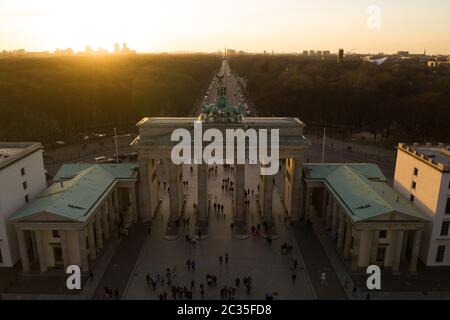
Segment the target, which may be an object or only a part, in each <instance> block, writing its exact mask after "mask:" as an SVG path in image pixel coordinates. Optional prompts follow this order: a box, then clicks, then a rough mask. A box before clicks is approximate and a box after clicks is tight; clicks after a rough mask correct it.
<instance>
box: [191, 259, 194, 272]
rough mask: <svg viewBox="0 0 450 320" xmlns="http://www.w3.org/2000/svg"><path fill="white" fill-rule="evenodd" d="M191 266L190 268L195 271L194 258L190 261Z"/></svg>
mask: <svg viewBox="0 0 450 320" xmlns="http://www.w3.org/2000/svg"><path fill="white" fill-rule="evenodd" d="M191 268H192V271H195V261H194V260H192V262H191Z"/></svg>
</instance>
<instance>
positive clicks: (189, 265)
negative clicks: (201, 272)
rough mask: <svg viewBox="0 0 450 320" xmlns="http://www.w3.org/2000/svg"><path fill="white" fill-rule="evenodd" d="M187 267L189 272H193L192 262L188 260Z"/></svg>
mask: <svg viewBox="0 0 450 320" xmlns="http://www.w3.org/2000/svg"><path fill="white" fill-rule="evenodd" d="M186 265H187V269H188V271H191V260H189V259H187V260H186Z"/></svg>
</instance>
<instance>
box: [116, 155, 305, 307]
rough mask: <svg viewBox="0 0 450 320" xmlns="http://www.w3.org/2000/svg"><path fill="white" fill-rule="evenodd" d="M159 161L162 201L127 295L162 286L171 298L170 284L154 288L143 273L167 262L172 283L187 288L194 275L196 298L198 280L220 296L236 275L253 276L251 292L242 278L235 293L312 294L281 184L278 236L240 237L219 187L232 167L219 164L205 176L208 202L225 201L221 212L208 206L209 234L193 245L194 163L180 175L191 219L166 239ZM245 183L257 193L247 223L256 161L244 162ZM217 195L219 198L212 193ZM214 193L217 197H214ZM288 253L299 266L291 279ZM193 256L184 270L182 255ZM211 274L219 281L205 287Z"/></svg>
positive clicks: (161, 270) (208, 293) (252, 221)
mask: <svg viewBox="0 0 450 320" xmlns="http://www.w3.org/2000/svg"><path fill="white" fill-rule="evenodd" d="M166 165H167V163H166V164H163V165H161V166H160V168H159V175H158V176H159V180H160V181H161V186H160V198H161V199H162V204H161V208H160V211H159V213H158V215H157V216H156V217H155V219H154V221H153V228H152V233H151V235H150V236H149V237H148V238H147V240H146V243H145V244H144V246H143V249H142V251H141V254H140V257H139V259H138V261H137V264H136V267H135V270H134V273H133V274H132V276H131V278H130V281H129V284H128V287H127V290H126V292H125V294H124V298H125V299H158V296H159V294H160V293H161V292H162V291H163V290H165V291H166V292H167V295H168V298H171V287H170V286H168V285H167V281H166V282H165V285H164V287H162V286H161V285H160V284H158V285H157V289H156V290H155V291H153V289H152V288H151V287H149V286H148V285H147V283H146V275H147V274H149V275H150V276H153V277H155V278H156V277H157V275H158V274H159V275H161V276H164V277H165V274H166V271H165V270H166V268H170V269H171V270H172V269H173V267H174V266H175V268H176V276H175V277H174V278H173V283H172V285H176V286H181V287H184V286H186V287H187V288H190V283H191V281H192V280H194V281H195V286H196V289H195V290H194V292H193V298H194V299H200V292H199V285H200V283H203V284H204V286H205V288H206V290H205V299H220V289H221V288H222V287H223V286H224V285H227V286H228V287H235V284H234V280H235V279H236V278H237V277H239V278H240V279H241V283H242V278H243V277H245V276H251V277H252V279H253V284H252V292H251V294H250V295H248V294H247V293H246V290H245V288H243V285H242V284H241V287H240V289H238V290H237V291H236V295H235V299H264V297H265V294H266V293H269V292H270V293H272V294H273V296H274V298H275V299H313V298H314V294H313V291H312V288H311V284H310V281H309V280H308V276H307V274H306V273H305V271H304V264H303V261H302V260H301V256H300V253H299V251H298V248H297V245H296V243H295V240H294V238H293V236H292V233H291V230H290V227H289V226H287V225H285V223H284V209H283V208H282V204H281V201H280V197H279V192H278V189H279V188H275V191H274V192H275V194H274V204H273V206H274V210H273V212H274V220H275V222H276V230H277V233H278V235H279V238H278V239H276V240H274V241H273V242H272V245H271V246H269V245H268V244H267V243H266V241H265V239H264V238H263V237H262V236H257V235H256V236H253V235H252V234H251V231H250V232H249V235H250V237H249V238H248V239H246V240H239V239H236V238H234V237H233V236H232V232H231V227H230V224H231V221H232V192H227V191H222V188H221V187H222V179H223V178H230V179H231V180H233V173H231V172H227V171H225V170H223V167H222V166H221V165H219V166H218V169H217V176H215V175H214V174H211V175H210V177H209V178H208V195H204V196H205V197H206V196H208V197H209V198H210V199H211V204H213V203H214V202H215V201H217V202H219V203H222V204H223V205H224V207H225V209H224V215H222V214H221V213H220V214H219V213H216V212H214V208H210V215H209V237H208V239H205V240H201V241H198V242H197V243H196V244H195V246H194V245H189V244H187V243H186V240H185V234H184V232H186V233H189V234H190V235H191V236H193V234H194V227H195V226H194V224H195V218H194V215H193V203H196V202H197V187H196V180H197V175H196V169H195V166H194V169H193V172H191V170H190V167H189V166H184V168H183V179H184V180H187V181H189V183H188V187H187V188H186V189H185V194H187V203H186V212H185V217H187V216H190V225H189V226H188V227H187V228H186V229H184V228H183V227H181V231H180V237H179V238H178V239H177V240H173V241H168V240H165V239H163V235H164V232H165V226H166V223H167V219H168V215H169V199H168V193H167V191H165V190H164V186H163V182H164V181H168V180H167V173H168V169H167V168H165V167H166ZM245 178H246V188H250V189H253V190H254V193H255V195H253V196H250V197H249V199H250V212H249V213H248V215H247V217H248V220H247V221H248V227H249V229H250V228H251V226H252V225H255V226H256V224H258V223H260V221H259V217H258V215H257V214H256V211H257V210H256V206H257V203H256V198H257V196H256V193H257V183H258V179H259V176H258V167H257V166H247V168H246V177H245ZM282 179H283V174H282V173H279V174H278V176H277V184H276V185H277V186H282V185H283V183H282ZM216 197H217V198H216ZM216 199H217V200H216ZM285 242H287V243H289V244H291V245H293V247H294V249H293V254H292V255H284V254H282V253H281V248H280V246H281V244H283V243H285ZM226 253H228V255H229V263H228V264H225V261H223V262H222V264H220V263H219V256H224V255H225V254H226ZM291 258H295V259H297V260H298V261H299V266H298V267H297V270H296V271H295V274H296V276H297V277H296V281H295V283H293V282H292V273H293V272H292V270H291V266H292V263H291ZM188 259H190V260H195V263H196V269H195V271H188V270H187V267H186V261H187V260H188ZM207 274H213V275H216V276H217V278H218V281H217V286H216V287H213V288H208V287H207V284H206V275H207Z"/></svg>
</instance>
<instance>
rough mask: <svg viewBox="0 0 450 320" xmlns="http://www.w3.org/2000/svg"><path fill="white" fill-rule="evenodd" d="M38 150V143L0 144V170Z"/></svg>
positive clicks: (39, 147) (40, 146)
mask: <svg viewBox="0 0 450 320" xmlns="http://www.w3.org/2000/svg"><path fill="white" fill-rule="evenodd" d="M40 149H42V145H41V144H40V143H39V142H0V169H3V168H5V167H7V166H9V165H10V164H12V163H14V162H16V161H18V160H20V159H22V158H24V157H26V156H28V155H29V154H31V153H33V152H35V151H37V150H40Z"/></svg>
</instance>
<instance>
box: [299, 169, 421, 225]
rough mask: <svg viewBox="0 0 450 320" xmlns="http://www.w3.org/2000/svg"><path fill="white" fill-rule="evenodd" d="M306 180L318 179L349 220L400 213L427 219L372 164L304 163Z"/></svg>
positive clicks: (418, 218) (417, 218)
mask: <svg viewBox="0 0 450 320" xmlns="http://www.w3.org/2000/svg"><path fill="white" fill-rule="evenodd" d="M304 167H305V178H306V179H307V180H322V181H324V183H325V184H326V185H327V186H328V188H329V190H330V191H331V192H332V193H333V194H334V196H335V197H336V199H338V201H339V202H340V203H341V205H342V207H343V208H345V209H346V210H347V212H348V213H349V216H350V217H351V218H352V220H353V221H356V222H357V221H362V220H367V219H373V218H376V217H380V216H383V215H385V214H387V213H394V212H395V213H400V214H404V215H407V216H409V217H411V218H414V219H416V220H427V218H425V216H424V215H423V214H422V213H421V212H420V211H419V210H418V209H417V208H415V207H414V206H413V205H412V204H411V203H410V202H409V201H407V200H405V199H404V198H403V197H402V196H401V195H400V194H399V193H397V192H396V191H395V190H394V189H392V188H391V187H390V186H388V185H387V184H386V182H385V180H386V178H385V177H384V175H383V174H382V173H381V171H380V169H379V168H378V166H377V165H375V164H305V165H304Z"/></svg>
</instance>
